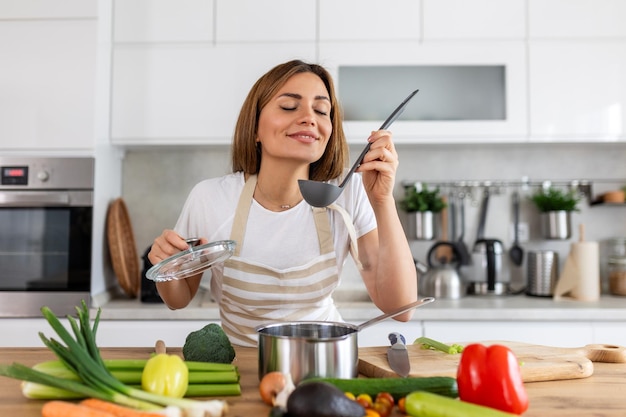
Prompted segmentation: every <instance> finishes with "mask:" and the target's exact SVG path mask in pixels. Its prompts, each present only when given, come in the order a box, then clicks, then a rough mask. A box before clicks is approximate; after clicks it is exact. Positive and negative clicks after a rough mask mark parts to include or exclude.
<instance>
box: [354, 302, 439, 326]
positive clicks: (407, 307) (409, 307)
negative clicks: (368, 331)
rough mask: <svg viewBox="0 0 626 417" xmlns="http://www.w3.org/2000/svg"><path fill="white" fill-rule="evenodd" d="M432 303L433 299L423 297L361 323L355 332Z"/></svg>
mask: <svg viewBox="0 0 626 417" xmlns="http://www.w3.org/2000/svg"><path fill="white" fill-rule="evenodd" d="M433 301H435V298H434V297H424V298H422V299H421V300H417V301H415V302H413V303H411V304H407V305H405V306H403V307H400V308H399V309H397V310H394V311H392V312H390V313H387V314H383V315H380V316H376V317H374V318H373V319H370V320H368V321H366V322H365V323H361V324H359V325H358V326H356V331H357V332H360V331H361V330H363V329H365V328H366V327H369V326H371V325H372V324H376V323H378V322H379V321H383V320H386V319H388V318H391V317H395V316H398V315H400V314H402V313H405V312H407V311H409V310H413V309H414V308H417V307H421V306H423V305H425V304H428V303H432V302H433Z"/></svg>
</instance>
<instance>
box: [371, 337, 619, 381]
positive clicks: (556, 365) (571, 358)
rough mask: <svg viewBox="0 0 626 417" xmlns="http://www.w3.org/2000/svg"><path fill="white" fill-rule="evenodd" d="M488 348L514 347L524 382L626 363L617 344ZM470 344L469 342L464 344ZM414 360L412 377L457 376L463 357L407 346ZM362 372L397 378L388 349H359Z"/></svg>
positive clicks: (510, 344) (583, 375)
mask: <svg viewBox="0 0 626 417" xmlns="http://www.w3.org/2000/svg"><path fill="white" fill-rule="evenodd" d="M479 343H483V344H485V345H491V344H496V343H497V344H501V345H505V346H508V347H509V348H511V350H512V351H513V353H515V356H516V357H517V359H518V360H519V362H520V363H523V366H521V367H520V369H521V372H522V379H523V380H524V382H536V381H554V380H561V379H577V378H586V377H588V376H590V375H592V374H593V362H606V363H625V362H626V348H624V347H622V346H615V345H603V344H597V345H587V346H584V347H582V348H561V347H553V346H542V345H535V344H529V343H521V342H511V341H483V342H479ZM460 344H463V345H466V344H467V343H460ZM407 350H408V353H409V359H410V361H411V373H410V374H409V376H411V377H431V376H450V377H456V371H457V367H458V365H459V355H451V354H447V353H443V352H440V351H436V350H428V349H422V348H421V347H420V346H419V345H414V344H411V343H409V344H408V345H407ZM359 353H360V355H359V373H360V374H362V375H365V376H367V377H370V378H385V377H395V376H396V373H395V372H394V371H392V370H391V368H390V367H389V364H388V362H387V346H376V347H364V348H361V349H360V350H359ZM620 366H622V365H620Z"/></svg>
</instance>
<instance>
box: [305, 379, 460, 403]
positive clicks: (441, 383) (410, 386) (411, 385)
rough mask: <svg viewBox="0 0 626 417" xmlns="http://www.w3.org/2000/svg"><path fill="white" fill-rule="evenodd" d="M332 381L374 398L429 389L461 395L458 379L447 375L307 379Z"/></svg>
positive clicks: (440, 393)
mask: <svg viewBox="0 0 626 417" xmlns="http://www.w3.org/2000/svg"><path fill="white" fill-rule="evenodd" d="M311 380H315V381H325V382H330V383H331V384H333V385H334V386H336V387H337V388H339V389H340V390H342V391H343V392H351V393H352V394H354V395H359V394H369V395H370V396H371V397H372V398H374V397H375V396H376V394H378V393H380V392H388V393H389V394H391V395H392V396H393V398H394V399H395V400H396V401H398V400H399V399H400V398H402V397H406V396H407V395H409V394H410V393H412V392H414V391H428V392H432V393H434V394H439V395H443V396H445V397H451V398H456V397H458V396H459V391H458V389H457V384H456V379H454V378H451V377H447V376H433V377H419V378H417V377H415V378H354V379H342V378H312V379H307V380H306V381H311Z"/></svg>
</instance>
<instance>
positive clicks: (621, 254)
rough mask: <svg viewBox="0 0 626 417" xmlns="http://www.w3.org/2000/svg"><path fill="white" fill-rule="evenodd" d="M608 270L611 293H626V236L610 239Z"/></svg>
mask: <svg viewBox="0 0 626 417" xmlns="http://www.w3.org/2000/svg"><path fill="white" fill-rule="evenodd" d="M607 270H608V274H609V291H610V293H611V294H613V295H626V238H616V239H611V240H610V241H609V257H608V261H607Z"/></svg>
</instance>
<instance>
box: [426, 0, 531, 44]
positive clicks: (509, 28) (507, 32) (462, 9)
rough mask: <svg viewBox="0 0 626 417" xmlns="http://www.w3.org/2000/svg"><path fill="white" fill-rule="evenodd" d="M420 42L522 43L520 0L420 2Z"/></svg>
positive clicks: (523, 26)
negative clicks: (488, 40) (422, 20)
mask: <svg viewBox="0 0 626 417" xmlns="http://www.w3.org/2000/svg"><path fill="white" fill-rule="evenodd" d="M423 4H424V42H428V41H431V40H451V39H457V40H470V39H471V40H477V39H483V40H484V39H492V40H493V39H495V40H509V39H518V40H520V39H524V38H525V37H526V2H525V1H524V0H472V1H467V0H423Z"/></svg>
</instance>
